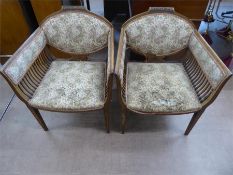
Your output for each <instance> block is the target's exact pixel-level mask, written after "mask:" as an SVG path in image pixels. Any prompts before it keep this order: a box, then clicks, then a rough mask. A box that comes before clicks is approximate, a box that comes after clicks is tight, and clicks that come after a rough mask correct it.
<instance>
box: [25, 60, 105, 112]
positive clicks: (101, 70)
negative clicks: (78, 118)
mask: <svg viewBox="0 0 233 175" xmlns="http://www.w3.org/2000/svg"><path fill="white" fill-rule="evenodd" d="M105 67H106V65H105V63H103V62H87V61H54V62H53V63H52V64H51V67H50V70H49V71H48V72H47V73H46V75H45V77H44V78H43V80H42V82H41V84H40V85H39V87H38V88H37V89H36V91H35V93H34V95H33V97H32V99H30V100H29V104H31V105H32V106H34V107H36V108H39V109H58V110H64V111H69V110H72V111H73V110H77V111H79V110H81V111H82V110H88V109H93V108H94V109H97V108H102V107H103V106H104V93H105V90H104V89H105V79H106V77H105Z"/></svg>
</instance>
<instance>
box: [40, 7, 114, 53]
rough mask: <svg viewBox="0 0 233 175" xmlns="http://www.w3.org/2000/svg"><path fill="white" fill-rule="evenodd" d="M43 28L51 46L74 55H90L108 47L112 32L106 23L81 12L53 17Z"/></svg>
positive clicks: (69, 12) (64, 13)
mask: <svg viewBox="0 0 233 175" xmlns="http://www.w3.org/2000/svg"><path fill="white" fill-rule="evenodd" d="M42 28H43V30H44V32H45V35H46V37H47V39H48V43H49V44H50V45H52V46H54V47H55V48H57V49H60V50H62V51H64V52H68V53H73V54H88V53H90V52H94V51H97V50H99V49H101V48H103V47H105V46H107V42H108V33H109V31H110V27H109V26H108V25H107V24H106V23H104V22H103V21H101V20H100V19H98V18H97V17H94V16H91V15H90V14H87V13H85V12H81V11H78V12H75V11H68V12H67V11H65V12H63V13H62V12H61V13H59V14H56V15H53V16H51V17H50V18H48V19H47V20H46V21H45V22H44V23H43V24H42Z"/></svg>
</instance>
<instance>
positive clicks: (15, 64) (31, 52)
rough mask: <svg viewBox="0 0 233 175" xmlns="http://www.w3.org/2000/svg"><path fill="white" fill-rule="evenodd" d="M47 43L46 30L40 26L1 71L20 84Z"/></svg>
mask: <svg viewBox="0 0 233 175" xmlns="http://www.w3.org/2000/svg"><path fill="white" fill-rule="evenodd" d="M45 45H46V38H45V35H44V32H43V30H42V29H41V28H38V29H37V30H36V31H35V32H34V33H33V34H32V35H31V36H30V37H29V38H28V39H27V40H26V41H25V42H24V43H23V44H22V45H21V46H20V48H19V49H18V50H17V51H16V52H15V53H14V54H13V55H12V56H11V58H10V59H9V60H8V61H7V62H6V63H5V64H4V66H3V67H2V70H1V72H2V73H3V74H4V75H6V76H7V77H8V78H9V79H10V80H11V81H12V82H13V83H14V84H18V83H19V82H20V81H21V80H22V78H23V77H24V75H25V74H26V73H27V70H28V69H29V68H30V66H31V65H32V64H33V62H34V61H35V60H36V58H37V57H38V55H39V54H40V53H41V51H42V50H43V49H44V47H45Z"/></svg>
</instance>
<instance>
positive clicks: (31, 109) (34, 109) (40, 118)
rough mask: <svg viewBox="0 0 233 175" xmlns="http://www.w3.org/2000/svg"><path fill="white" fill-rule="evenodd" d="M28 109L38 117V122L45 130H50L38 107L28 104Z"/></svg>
mask: <svg viewBox="0 0 233 175" xmlns="http://www.w3.org/2000/svg"><path fill="white" fill-rule="evenodd" d="M27 107H28V109H29V110H30V111H31V113H32V114H33V116H34V117H35V118H36V120H37V121H38V123H39V124H40V126H41V127H42V128H43V129H44V130H45V131H48V128H47V126H46V124H45V122H44V120H43V118H42V116H41V114H40V112H39V110H38V109H36V108H33V107H31V106H29V105H27Z"/></svg>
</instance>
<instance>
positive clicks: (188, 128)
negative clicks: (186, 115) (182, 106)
mask: <svg viewBox="0 0 233 175" xmlns="http://www.w3.org/2000/svg"><path fill="white" fill-rule="evenodd" d="M204 111H205V109H202V110H200V111H197V112H195V113H194V114H193V117H192V119H191V121H190V122H189V125H188V127H187V129H186V131H185V133H184V135H186V136H187V135H188V134H189V133H190V131H191V130H192V129H193V127H194V125H195V124H196V123H197V121H198V119H199V118H200V117H201V115H202V114H203V112H204Z"/></svg>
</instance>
